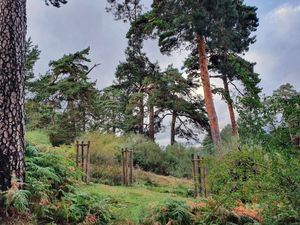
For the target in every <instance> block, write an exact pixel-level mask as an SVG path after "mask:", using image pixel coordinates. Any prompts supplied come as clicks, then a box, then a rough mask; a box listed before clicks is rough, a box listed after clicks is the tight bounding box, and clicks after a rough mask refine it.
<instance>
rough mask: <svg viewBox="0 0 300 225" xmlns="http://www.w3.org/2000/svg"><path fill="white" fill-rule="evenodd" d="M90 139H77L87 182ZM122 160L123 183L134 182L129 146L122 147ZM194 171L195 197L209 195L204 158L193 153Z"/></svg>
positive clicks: (77, 160)
mask: <svg viewBox="0 0 300 225" xmlns="http://www.w3.org/2000/svg"><path fill="white" fill-rule="evenodd" d="M90 143H91V142H90V141H88V142H87V143H84V142H83V141H81V142H79V141H76V166H77V167H81V169H82V171H83V173H84V175H83V177H82V180H83V181H84V182H86V183H89V182H90V158H91V156H90ZM121 153H122V154H121V157H122V158H121V161H122V183H123V185H126V186H128V185H132V184H133V151H132V150H128V149H127V148H122V149H121ZM192 173H193V180H194V194H195V197H199V196H201V197H207V196H208V191H207V186H206V183H207V167H206V165H205V161H204V158H202V157H200V156H198V155H195V154H192Z"/></svg>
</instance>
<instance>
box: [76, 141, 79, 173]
mask: <svg viewBox="0 0 300 225" xmlns="http://www.w3.org/2000/svg"><path fill="white" fill-rule="evenodd" d="M78 166H79V142H78V141H76V167H78Z"/></svg>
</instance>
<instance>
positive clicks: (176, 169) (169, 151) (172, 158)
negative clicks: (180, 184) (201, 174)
mask: <svg viewBox="0 0 300 225" xmlns="http://www.w3.org/2000/svg"><path fill="white" fill-rule="evenodd" d="M193 153H194V150H193V149H188V148H186V147H184V146H182V145H180V144H174V145H169V146H167V148H166V150H165V158H164V160H165V162H166V167H167V169H166V170H167V174H169V175H172V176H175V177H189V178H190V177H192V174H191V155H192V154H193Z"/></svg>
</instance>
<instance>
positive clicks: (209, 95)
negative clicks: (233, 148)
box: [197, 36, 221, 149]
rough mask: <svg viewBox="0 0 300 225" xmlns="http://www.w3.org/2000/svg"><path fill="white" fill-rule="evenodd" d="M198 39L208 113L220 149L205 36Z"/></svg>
mask: <svg viewBox="0 0 300 225" xmlns="http://www.w3.org/2000/svg"><path fill="white" fill-rule="evenodd" d="M197 41H198V53H199V66H200V77H201V81H202V86H203V91H204V100H205V107H206V110H207V114H208V119H209V124H210V131H211V137H212V140H213V143H214V146H215V147H216V148H217V149H219V148H220V141H221V137H220V130H219V123H218V117H217V114H216V110H215V105H214V101H213V95H212V92H211V87H210V80H209V74H208V62H207V55H206V49H205V41H204V38H203V37H200V36H198V37H197Z"/></svg>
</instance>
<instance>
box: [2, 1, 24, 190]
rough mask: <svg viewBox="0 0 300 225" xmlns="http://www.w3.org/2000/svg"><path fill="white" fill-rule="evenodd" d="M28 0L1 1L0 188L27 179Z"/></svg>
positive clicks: (6, 187) (5, 188) (8, 186)
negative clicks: (26, 65) (25, 100)
mask: <svg viewBox="0 0 300 225" xmlns="http://www.w3.org/2000/svg"><path fill="white" fill-rule="evenodd" d="M25 36H26V0H1V1H0V189H1V190H2V191H3V190H7V189H8V188H10V186H11V182H12V178H13V177H14V176H15V178H16V179H18V180H19V182H20V185H22V182H23V181H24V150H25V145H24V76H25V75H24V61H25Z"/></svg>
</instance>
